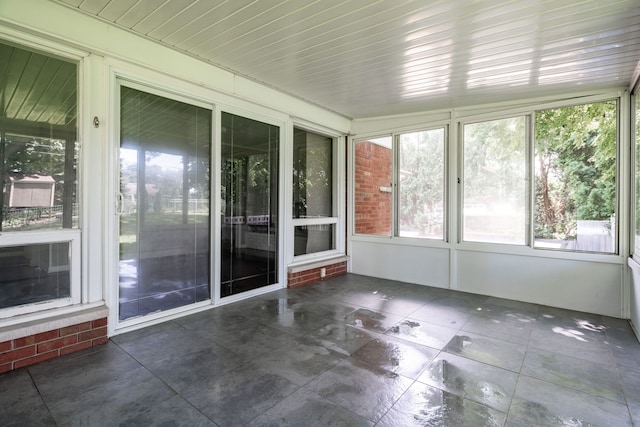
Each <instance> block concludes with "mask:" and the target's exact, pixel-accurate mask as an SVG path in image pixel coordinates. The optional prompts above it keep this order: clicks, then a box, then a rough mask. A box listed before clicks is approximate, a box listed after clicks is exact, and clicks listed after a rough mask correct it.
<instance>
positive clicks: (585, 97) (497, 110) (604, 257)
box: [348, 89, 640, 265]
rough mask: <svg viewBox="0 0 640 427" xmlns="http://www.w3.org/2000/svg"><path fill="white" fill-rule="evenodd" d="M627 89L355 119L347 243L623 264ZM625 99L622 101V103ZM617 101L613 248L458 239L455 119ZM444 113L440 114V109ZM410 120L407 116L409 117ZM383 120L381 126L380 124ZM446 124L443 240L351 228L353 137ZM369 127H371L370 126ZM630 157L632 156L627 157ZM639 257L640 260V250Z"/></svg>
mask: <svg viewBox="0 0 640 427" xmlns="http://www.w3.org/2000/svg"><path fill="white" fill-rule="evenodd" d="M628 96H629V94H628V92H627V93H625V92H624V91H622V90H617V89H613V90H607V91H603V92H599V93H594V92H591V93H587V92H582V93H573V94H572V93H568V94H566V95H560V96H553V97H546V98H540V99H533V100H529V101H525V102H517V101H516V102H507V103H499V104H486V105H480V106H470V107H464V108H455V109H452V110H450V116H451V119H450V120H449V121H444V120H441V119H440V118H439V116H437V117H436V118H434V119H433V120H429V119H426V120H425V119H424V114H423V115H415V116H412V117H411V118H404V117H401V118H402V119H403V120H402V122H403V124H402V125H401V126H398V123H397V122H398V121H399V120H400V119H397V118H396V116H389V117H384V118H378V119H376V120H375V121H371V120H360V121H357V123H356V124H354V127H356V128H357V129H358V130H359V131H360V133H358V134H355V135H350V136H349V156H350V158H349V159H350V160H349V165H350V170H349V176H348V182H349V194H348V197H349V201H350V208H349V213H348V225H349V230H350V231H349V236H348V241H349V242H351V241H353V242H369V243H379V244H401V245H406V246H420V247H429V248H440V249H447V248H448V249H450V250H451V251H452V253H455V251H457V250H464V251H473V252H487V253H496V254H507V255H519V256H528V257H535V258H553V259H559V260H574V261H589V262H599V263H607V264H619V265H623V264H625V263H626V256H625V254H628V253H629V252H628V251H629V240H630V239H632V238H633V236H627V235H629V234H631V235H632V234H633V224H632V223H629V222H628V221H629V213H628V211H629V209H631V206H633V205H632V204H631V203H632V201H631V200H629V199H630V197H629V196H628V193H629V191H632V190H629V191H625V188H627V189H628V188H630V186H631V188H632V187H633V182H629V180H630V176H631V175H630V170H629V167H630V166H628V164H629V163H630V159H629V158H628V157H627V156H628V155H629V153H630V147H629V140H630V138H629V137H628V136H627V135H625V128H629V127H630V124H629V123H627V122H626V120H625V116H626V114H627V113H626V110H625V109H626V108H629V107H630V104H629V105H626V104H627V103H628V102H629V101H628ZM625 99H627V101H626V102H625ZM611 100H618V119H619V120H618V152H617V157H618V182H617V198H618V200H617V211H616V214H617V217H618V237H619V241H618V251H619V253H593V252H572V251H560V250H547V249H544V248H535V249H534V248H533V247H531V245H529V244H528V245H524V246H519V245H508V244H500V243H483V242H459V239H460V236H459V234H458V229H459V227H460V220H459V215H461V212H460V199H459V198H460V191H459V188H458V187H459V186H458V185H457V184H456V182H457V177H458V176H459V172H458V171H460V170H461V168H462V164H461V163H460V161H461V158H460V157H461V155H460V153H459V151H458V150H459V149H460V147H459V146H460V138H461V136H460V134H461V132H460V129H459V127H460V125H461V123H469V122H479V121H485V120H492V119H500V118H504V117H513V116H517V115H527V114H529V115H530V114H532V113H533V112H534V111H540V110H545V109H553V108H562V107H569V106H572V105H581V104H588V103H596V102H603V101H611ZM440 116H444V113H442V114H440ZM409 119H411V120H409ZM386 124H388V126H387V127H385V125H386ZM443 125H448V129H449V131H448V140H447V170H448V172H447V173H448V175H447V177H448V183H447V185H448V189H447V196H448V199H447V203H448V208H449V213H448V214H447V218H446V219H447V220H448V230H447V232H448V235H447V237H446V241H445V242H442V241H440V240H433V239H413V238H406V237H397V236H395V237H392V236H373V235H366V234H356V233H355V204H354V202H355V190H354V183H355V171H354V169H355V143H356V142H358V141H364V140H367V139H371V138H382V137H388V136H392V135H395V134H399V133H405V132H408V131H414V130H419V129H428V128H434V127H439V126H443ZM372 129H375V130H374V131H371V130H372ZM631 160H633V159H631ZM628 223H629V224H631V231H630V232H627V233H625V231H627V230H625V228H621V227H623V224H628ZM638 252H639V258H638V259H640V250H638Z"/></svg>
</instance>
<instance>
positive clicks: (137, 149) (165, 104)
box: [118, 86, 212, 320]
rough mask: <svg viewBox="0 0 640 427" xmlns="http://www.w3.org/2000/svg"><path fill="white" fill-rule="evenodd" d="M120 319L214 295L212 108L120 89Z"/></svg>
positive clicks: (134, 90) (175, 306)
mask: <svg viewBox="0 0 640 427" xmlns="http://www.w3.org/2000/svg"><path fill="white" fill-rule="evenodd" d="M120 101H121V105H120V107H121V108H120V132H121V133H120V197H119V199H120V200H119V207H118V213H119V219H120V221H119V225H120V233H119V247H120V256H119V319H120V320H126V319H130V318H133V317H138V316H144V315H146V314H149V313H155V312H160V311H164V310H168V309H173V308H177V307H181V306H185V305H188V304H193V303H195V302H198V301H203V300H207V299H209V298H210V274H209V267H210V256H211V254H210V249H209V248H210V227H209V225H210V218H209V206H210V199H209V194H210V176H209V172H210V160H211V155H210V153H211V129H212V126H211V125H212V122H211V120H212V119H211V117H212V111H211V110H210V109H206V108H201V107H197V106H194V105H191V104H188V103H184V102H179V101H176V100H173V99H169V98H165V97H161V96H157V95H153V94H150V93H146V92H142V91H139V90H136V89H132V88H128V87H124V86H122V87H121V98H120Z"/></svg>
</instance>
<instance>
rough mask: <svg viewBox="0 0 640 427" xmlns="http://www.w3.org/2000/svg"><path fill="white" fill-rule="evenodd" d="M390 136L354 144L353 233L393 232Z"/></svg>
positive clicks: (384, 233)
mask: <svg viewBox="0 0 640 427" xmlns="http://www.w3.org/2000/svg"><path fill="white" fill-rule="evenodd" d="M392 148H393V139H392V137H390V136H388V137H383V138H372V139H367V140H364V141H356V143H355V162H356V163H355V232H356V234H370V235H377V236H391V235H392V222H391V221H392V212H393V191H392V185H393V150H392Z"/></svg>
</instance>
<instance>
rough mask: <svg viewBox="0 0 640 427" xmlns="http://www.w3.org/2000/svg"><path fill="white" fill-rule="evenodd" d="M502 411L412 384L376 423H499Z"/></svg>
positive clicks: (495, 425) (479, 425)
mask: <svg viewBox="0 0 640 427" xmlns="http://www.w3.org/2000/svg"><path fill="white" fill-rule="evenodd" d="M505 418H506V415H505V414H504V413H502V412H499V411H496V410H494V409H491V408H488V407H486V406H483V405H480V404H478V403H475V402H472V401H470V400H467V399H464V398H462V397H460V396H456V395H454V394H451V393H448V392H446V391H443V390H440V389H437V388H435V387H430V386H428V385H424V384H420V383H415V384H414V385H412V386H411V387H410V388H409V390H407V392H406V393H405V394H404V395H403V396H402V398H400V400H399V401H398V403H396V404H395V405H394V407H393V408H391V410H390V411H389V412H388V413H387V414H386V415H385V417H384V418H383V419H382V420H381V421H380V423H379V424H378V425H379V426H443V427H444V426H463V425H464V426H474V427H482V426H487V427H498V426H502V425H503V423H504V420H505Z"/></svg>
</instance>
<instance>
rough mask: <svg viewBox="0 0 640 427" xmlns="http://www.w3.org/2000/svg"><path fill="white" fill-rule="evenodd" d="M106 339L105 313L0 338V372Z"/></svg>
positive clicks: (101, 342) (102, 342)
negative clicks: (61, 325) (19, 335)
mask: <svg viewBox="0 0 640 427" xmlns="http://www.w3.org/2000/svg"><path fill="white" fill-rule="evenodd" d="M108 340H109V338H108V337H107V318H106V317H105V318H102V319H97V320H93V321H89V322H84V323H80V324H77V325H72V326H67V327H64V328H60V329H54V330H52V331H48V332H42V333H39V334H35V335H30V336H26V337H22V338H16V339H13V340H10V341H4V342H0V373H3V372H8V371H11V370H13V369H18V368H22V367H23V366H29V365H33V364H34V363H38V362H42V361H44V360H48V359H52V358H54V357H58V356H62V355H65V354H69V353H73V352H74V351H78V350H83V349H85V348H90V347H93V346H96V345H99V344H104V343H106V342H107V341H108Z"/></svg>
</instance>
